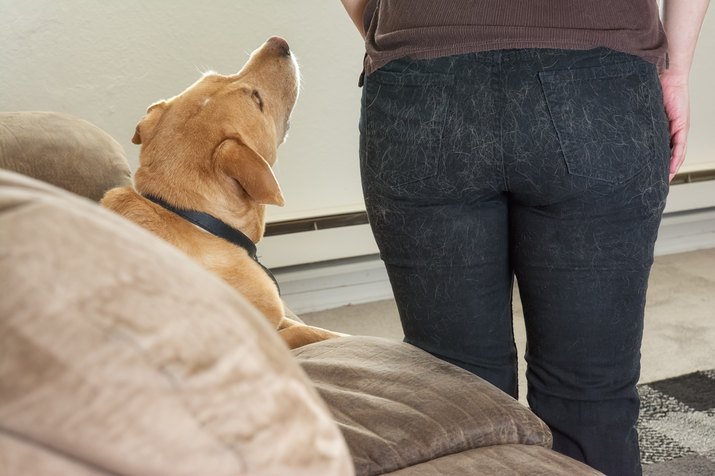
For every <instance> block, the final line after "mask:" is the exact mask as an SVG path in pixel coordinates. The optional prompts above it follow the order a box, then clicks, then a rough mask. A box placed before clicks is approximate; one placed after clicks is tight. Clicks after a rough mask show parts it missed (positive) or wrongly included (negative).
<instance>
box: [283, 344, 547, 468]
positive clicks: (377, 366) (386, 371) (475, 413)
mask: <svg viewBox="0 0 715 476" xmlns="http://www.w3.org/2000/svg"><path fill="white" fill-rule="evenodd" d="M293 355H295V356H296V358H297V360H298V362H299V363H300V364H301V366H302V367H303V369H304V370H305V371H306V373H307V374H308V376H309V377H310V379H311V380H312V381H313V383H314V385H315V386H316V388H317V389H318V392H320V395H321V396H322V397H323V399H324V400H325V401H326V402H327V403H328V406H329V407H330V409H331V411H332V412H333V416H334V417H335V420H336V421H337V422H338V424H339V426H340V429H341V430H342V432H343V435H344V436H345V440H346V441H347V443H348V446H349V447H350V451H351V453H352V456H353V460H354V462H355V470H356V473H357V474H359V475H373V474H383V473H386V472H389V471H395V470H398V469H400V468H406V467H409V466H411V465H416V464H419V463H422V462H425V461H429V460H431V459H433V458H439V457H442V456H446V455H450V454H454V453H459V452H462V451H467V450H470V449H473V448H481V447H489V446H493V445H505V444H526V445H539V446H542V447H547V448H550V447H551V433H550V431H549V429H548V427H547V426H546V425H545V424H544V423H543V422H542V421H541V420H539V419H538V418H537V417H536V416H535V415H534V414H533V413H532V412H531V411H530V410H529V409H528V408H526V407H524V406H522V405H521V404H519V403H518V402H517V401H516V400H514V399H512V398H511V397H509V396H507V395H506V394H505V393H503V392H502V391H500V390H499V389H497V388H496V387H494V386H492V385H491V384H489V383H487V382H486V381H484V380H482V379H479V378H476V377H475V376H474V375H472V374H471V373H469V372H467V371H465V370H463V369H461V368H459V367H456V366H454V365H451V364H449V363H446V362H444V361H442V360H439V359H437V358H435V357H433V356H432V355H430V354H428V353H426V352H424V351H422V350H420V349H418V348H416V347H414V346H411V345H409V344H405V343H399V342H394V341H388V340H383V339H378V338H371V337H346V338H341V339H335V340H328V341H323V342H318V343H316V344H311V345H308V346H305V347H302V348H299V349H295V350H293ZM377 415H379V417H378V416H377ZM433 474H450V473H433ZM472 474H479V473H472Z"/></svg>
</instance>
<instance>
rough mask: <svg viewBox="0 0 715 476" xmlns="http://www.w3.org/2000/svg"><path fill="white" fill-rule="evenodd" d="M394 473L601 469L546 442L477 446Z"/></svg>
mask: <svg viewBox="0 0 715 476" xmlns="http://www.w3.org/2000/svg"><path fill="white" fill-rule="evenodd" d="M389 474H390V475H391V476H434V475H435V474H448V475H450V476H457V475H472V474H493V475H498V476H524V475H529V476H598V475H602V473H600V472H598V471H596V470H595V469H593V468H590V467H588V466H586V465H585V464H583V463H580V462H578V461H576V460H573V459H571V458H568V457H566V456H564V455H562V454H559V453H557V452H555V451H551V450H548V449H546V448H544V447H543V446H533V445H499V446H489V447H486V448H477V449H474V450H469V451H464V452H462V453H457V454H454V455H449V456H445V457H442V458H437V459H435V460H432V461H427V462H426V463H422V464H418V465H416V466H412V467H410V468H407V469H402V470H399V471H395V472H394V473H389Z"/></svg>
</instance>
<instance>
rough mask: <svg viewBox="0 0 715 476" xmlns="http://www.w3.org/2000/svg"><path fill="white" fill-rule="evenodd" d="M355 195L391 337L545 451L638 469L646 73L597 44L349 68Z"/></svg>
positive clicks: (649, 245) (652, 96) (647, 230)
mask: <svg viewBox="0 0 715 476" xmlns="http://www.w3.org/2000/svg"><path fill="white" fill-rule="evenodd" d="M360 130H361V144H360V149H361V152H360V159H361V173H362V181H363V188H364V193H365V200H366V204H367V210H368V215H369V218H370V223H371V226H372V230H373V232H374V235H375V238H376V240H377V243H378V246H379V249H380V253H381V257H382V259H383V260H384V262H385V265H386V267H387V271H388V274H389V277H390V282H391V284H392V288H393V291H394V294H395V298H396V300H397V304H398V308H399V311H400V317H401V320H402V326H403V329H404V332H405V340H406V341H407V342H409V343H411V344H414V345H416V346H418V347H420V348H422V349H424V350H426V351H428V352H430V353H432V354H434V355H436V356H438V357H440V358H442V359H444V360H447V361H449V362H452V363H454V364H456V365H459V366H460V367H463V368H465V369H467V370H469V371H471V372H473V373H475V374H477V375H479V376H481V377H483V378H485V379H486V380H488V381H489V382H491V383H493V384H494V385H496V386H497V387H499V388H501V389H502V390H504V391H505V392H507V393H509V394H511V395H513V396H516V395H517V369H516V350H515V346H514V337H513V327H512V303H511V299H512V285H513V282H514V277H516V280H517V282H518V285H519V290H520V294H521V300H522V304H523V309H524V319H525V323H526V330H527V340H528V343H527V348H526V361H527V369H526V372H527V379H528V395H527V396H528V401H529V404H530V406H531V408H532V409H533V411H534V412H535V413H536V414H537V415H538V416H539V417H541V418H542V419H543V420H544V421H546V423H547V424H548V425H549V427H550V428H551V430H552V432H553V435H554V448H555V449H556V450H557V451H560V452H562V453H565V454H567V455H570V456H572V457H574V458H576V459H578V460H581V461H584V462H586V463H587V464H589V465H591V466H593V467H594V468H597V469H599V470H601V471H603V472H605V473H606V474H610V475H619V476H621V475H630V474H640V472H641V468H640V462H639V459H640V458H639V449H638V438H637V433H636V429H635V424H636V421H637V418H638V410H639V401H638V394H637V392H636V383H637V381H638V376H639V370H640V345H641V337H642V332H643V311H644V303H645V296H646V287H647V281H648V274H649V272H650V267H651V264H652V261H653V247H654V242H655V239H656V234H657V230H658V226H659V223H660V219H661V215H662V211H663V207H664V204H665V199H666V195H667V193H668V161H669V155H670V147H669V133H668V120H667V117H666V115H665V112H664V107H663V100H662V91H661V89H660V83H659V80H658V74H657V71H656V68H655V66H653V65H651V64H649V63H647V62H645V61H643V60H641V59H639V58H637V57H634V56H630V55H627V54H624V53H618V52H615V51H612V50H608V49H604V48H599V49H594V50H587V51H571V50H553V49H519V50H499V51H490V52H483V53H474V54H466V55H460V56H451V57H443V58H438V59H433V60H411V59H401V60H397V61H393V62H391V63H389V64H388V65H386V66H385V67H383V68H381V69H380V70H379V71H377V72H375V73H374V74H372V75H370V76H368V77H367V78H366V82H365V87H364V91H363V103H362V117H361V121H360Z"/></svg>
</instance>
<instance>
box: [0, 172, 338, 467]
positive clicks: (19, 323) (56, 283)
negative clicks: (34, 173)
mask: <svg viewBox="0 0 715 476" xmlns="http://www.w3.org/2000/svg"><path fill="white" fill-rule="evenodd" d="M0 289H2V295H3V297H2V299H0V461H2V462H3V463H4V464H3V465H1V467H0V473H2V474H3V475H17V474H43V473H44V474H67V472H66V468H67V467H72V466H76V467H78V468H83V469H82V471H84V472H85V473H87V474H102V473H103V472H107V473H111V474H123V475H162V474H166V475H182V474H185V475H198V474H201V475H212V476H219V475H229V474H230V475H236V474H251V475H284V474H285V475H288V474H290V475H338V474H340V475H344V474H351V473H352V463H351V460H350V458H349V454H348V451H347V448H346V446H345V442H344V440H343V439H342V437H341V435H340V432H339V430H338V428H337V426H336V425H335V423H334V422H333V421H332V419H331V416H330V414H329V412H328V411H327V409H326V407H325V406H324V403H323V402H322V401H321V400H320V398H319V397H318V395H317V394H316V392H315V391H314V389H313V388H312V386H311V385H310V383H309V382H308V381H307V379H306V377H305V375H304V373H303V372H302V371H301V369H300V368H299V367H298V365H297V364H296V363H295V362H294V361H293V360H292V358H291V355H290V352H288V350H287V348H286V347H285V346H284V345H283V344H282V342H281V341H280V340H279V338H278V337H277V336H276V334H275V332H274V331H272V330H271V329H270V328H269V326H268V325H267V324H266V323H265V321H264V319H263V318H262V317H261V316H260V315H259V314H258V313H257V311H255V310H254V309H253V308H252V307H251V306H250V305H249V304H248V303H247V301H246V300H245V299H243V298H242V297H241V296H240V295H238V294H237V293H235V292H234V291H233V289H231V288H230V287H229V286H228V285H226V284H225V283H223V281H221V280H220V279H219V278H217V277H214V276H213V275H211V274H210V273H208V272H207V271H205V270H203V269H202V268H201V267H199V266H198V265H197V264H195V263H194V262H193V261H191V260H190V259H189V258H187V257H185V256H184V255H183V254H181V253H180V252H179V251H178V250H175V249H174V248H172V247H170V246H169V245H167V244H165V243H164V242H162V241H161V240H159V239H158V238H156V237H154V236H153V235H150V234H149V233H148V232H146V231H144V230H142V229H140V228H139V227H136V226H134V225H133V224H131V223H129V222H127V221H125V220H123V219H122V218H120V217H118V216H115V215H113V214H112V213H110V212H108V211H106V210H104V209H101V208H100V207H99V206H97V205H94V204H92V203H90V202H88V201H86V200H83V199H80V198H78V197H75V196H73V195H71V194H69V193H67V192H64V191H61V190H59V189H56V188H54V187H52V186H49V185H47V184H44V183H41V182H38V181H36V180H32V179H30V178H27V177H24V176H22V175H18V174H14V173H11V172H6V171H2V170H0ZM23 455H24V456H25V457H23ZM33 460H36V462H37V466H35V467H29V466H28V465H31V463H32V461H33ZM47 465H49V466H50V467H52V468H54V469H53V470H52V471H49V470H47V468H48V466H47ZM78 473H79V474H81V472H80V470H78Z"/></svg>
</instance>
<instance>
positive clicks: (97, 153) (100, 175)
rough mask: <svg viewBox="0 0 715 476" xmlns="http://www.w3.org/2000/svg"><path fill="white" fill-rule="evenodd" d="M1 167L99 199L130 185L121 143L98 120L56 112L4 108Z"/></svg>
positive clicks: (0, 127)
mask: <svg viewBox="0 0 715 476" xmlns="http://www.w3.org/2000/svg"><path fill="white" fill-rule="evenodd" d="M0 168H2V169H7V170H13V171H15V172H19V173H21V174H24V175H28V176H30V177H35V178H38V179H40V180H44V181H45V182H49V183H52V184H55V185H57V186H59V187H61V188H64V189H65V190H69V191H71V192H74V193H76V194H78V195H81V196H83V197H87V198H89V199H91V200H94V201H99V199H100V198H102V196H103V195H104V192H105V191H107V190H109V189H110V188H113V187H124V186H127V185H131V176H130V172H129V166H128V165H127V159H126V158H125V156H124V151H123V150H122V146H121V145H119V143H118V142H117V141H115V140H114V139H113V138H112V137H110V136H109V134H107V133H106V132H104V131H103V130H101V129H100V128H98V127H97V126H95V125H93V124H90V123H89V122H87V121H85V120H83V119H79V118H77V117H74V116H70V115H67V114H59V113H56V112H0Z"/></svg>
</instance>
